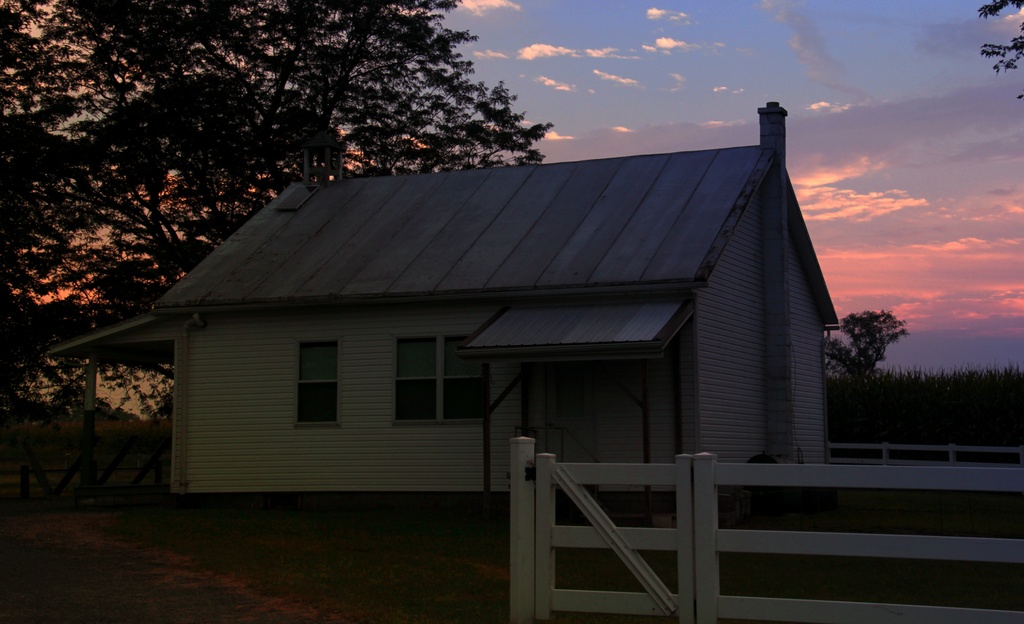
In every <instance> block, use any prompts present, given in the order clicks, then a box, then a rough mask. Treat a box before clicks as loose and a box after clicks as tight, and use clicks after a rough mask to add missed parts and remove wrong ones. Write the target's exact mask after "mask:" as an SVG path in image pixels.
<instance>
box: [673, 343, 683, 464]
mask: <svg viewBox="0 0 1024 624" xmlns="http://www.w3.org/2000/svg"><path fill="white" fill-rule="evenodd" d="M682 342H683V339H682V338H680V337H679V336H678V335H677V336H676V337H675V339H673V340H672V347H671V353H672V415H673V417H674V418H673V419H672V420H673V421H674V431H673V433H674V434H675V452H676V455H681V454H682V452H683V377H682V375H683V371H682V363H681V362H680V359H681V358H682V357H683V353H682V352H683V349H682Z"/></svg>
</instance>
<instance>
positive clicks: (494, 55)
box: [473, 50, 508, 59]
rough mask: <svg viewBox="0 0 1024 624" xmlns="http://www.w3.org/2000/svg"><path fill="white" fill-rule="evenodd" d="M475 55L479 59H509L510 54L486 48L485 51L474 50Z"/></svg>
mask: <svg viewBox="0 0 1024 624" xmlns="http://www.w3.org/2000/svg"><path fill="white" fill-rule="evenodd" d="M473 56H475V57H476V58H478V59H507V58H508V54H505V53H504V52H495V51H494V50H484V51H483V52H474V53H473Z"/></svg>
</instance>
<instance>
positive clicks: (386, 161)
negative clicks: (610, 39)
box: [0, 0, 550, 408]
mask: <svg viewBox="0 0 1024 624" xmlns="http://www.w3.org/2000/svg"><path fill="white" fill-rule="evenodd" d="M456 4H457V3H456V1H455V0H392V1H382V0H350V1H346V2H337V1H336V0H301V1H300V0H144V1H137V0H0V37H2V41H0V43H2V44H3V47H2V48H0V70H2V71H0V103H2V105H3V112H2V114H3V117H2V118H0V132H3V133H4V134H3V135H2V136H0V158H2V159H3V160H2V163H3V164H4V166H7V165H8V164H10V163H15V164H16V166H15V167H14V168H9V169H5V170H4V171H3V172H0V176H3V180H2V181H3V185H4V186H3V188H4V190H5V193H3V194H0V195H3V196H4V197H3V198H2V199H0V201H3V202H4V206H3V210H2V213H3V214H2V217H0V218H3V219H5V221H4V222H3V227H4V231H3V233H4V234H5V239H6V238H7V236H6V235H7V234H8V233H12V234H14V235H16V236H15V237H13V238H14V239H15V240H16V241H17V242H15V243H8V242H7V241H6V240H5V241H4V244H5V245H7V247H5V248H4V249H3V261H4V262H5V265H4V270H5V273H6V274H7V275H17V277H18V279H19V280H22V281H24V284H11V285H9V286H8V292H5V293H4V296H5V297H7V298H9V299H12V298H13V299H15V300H16V303H17V305H16V306H15V308H16V311H17V313H16V314H13V315H12V316H11V317H9V318H5V320H4V323H5V325H4V328H3V331H4V337H5V338H6V337H7V336H15V337H17V338H23V339H24V341H25V344H24V345H21V346H19V347H18V348H17V349H14V348H10V349H8V348H7V345H9V344H14V343H13V342H11V343H7V342H5V349H4V352H5V355H3V356H0V358H3V362H0V363H2V364H3V366H4V370H5V371H6V370H8V369H7V366H8V363H9V362H11V361H12V359H15V358H16V359H18V361H19V362H23V363H25V365H24V366H22V365H21V364H19V365H18V366H19V368H17V372H16V373H15V374H13V375H12V376H11V378H10V379H8V378H7V377H6V376H5V377H4V378H2V379H0V384H5V388H4V389H2V390H0V394H3V395H5V396H6V395H9V396H26V394H25V393H26V392H28V391H29V390H30V385H31V384H29V381H30V380H31V379H32V378H33V375H34V373H33V371H38V368H39V366H40V357H41V354H42V353H44V352H45V348H46V346H48V345H49V344H52V343H53V342H54V341H55V340H57V339H60V338H68V337H71V336H73V335H75V334H78V333H81V332H82V331H84V330H86V329H88V328H89V327H95V326H99V325H105V324H109V323H111V322H114V321H117V320H120V319H124V318H127V317H130V316H132V315H134V314H137V313H139V312H142V311H145V310H147V309H149V308H150V307H151V306H152V304H153V302H154V301H155V300H156V299H157V298H158V297H159V296H160V295H161V294H162V293H163V292H165V291H166V290H167V288H168V287H170V286H171V285H172V284H173V283H174V282H176V281H177V280H178V279H180V278H181V276H183V275H184V274H185V273H186V272H187V271H189V270H190V269H192V267H194V266H195V265H196V264H197V263H198V262H199V261H200V260H202V259H203V258H204V257H205V256H206V255H207V254H209V252H210V251H211V250H212V249H213V248H214V247H216V246H217V245H218V244H219V243H220V242H221V241H223V240H224V239H225V238H226V237H227V236H229V235H230V234H231V233H232V232H234V231H235V230H236V229H237V228H238V227H239V226H240V225H241V224H242V223H244V222H245V220H246V219H248V218H249V217H250V216H251V215H252V214H254V213H255V212H256V211H257V210H259V209H260V208H261V207H262V206H264V205H265V204H266V202H267V201H268V200H269V199H270V198H272V197H273V196H274V194H275V193H276V192H277V191H279V190H281V189H283V188H284V187H286V186H287V184H288V183H290V182H291V181H294V180H295V179H296V178H297V177H298V175H299V168H298V164H299V151H300V146H301V144H302V142H303V141H304V140H305V139H307V138H309V137H311V136H313V135H314V134H316V133H317V132H319V131H322V130H331V131H333V132H334V133H335V135H336V136H338V137H339V139H341V140H342V141H343V142H344V144H345V146H346V150H347V162H346V174H347V175H394V174H405V173H419V172H430V171H440V170H453V169H468V168H475V167H484V166H500V165H509V164H527V163H536V162H540V161H541V159H542V156H541V154H540V153H539V151H537V149H535V148H534V144H535V143H536V142H537V141H538V140H540V139H541V138H543V136H544V134H545V132H546V131H547V130H548V129H549V128H550V124H527V123H525V116H524V114H522V113H519V112H516V111H514V110H513V108H512V107H513V104H514V102H515V96H514V95H512V94H511V93H509V91H508V90H507V89H506V88H505V86H504V85H502V84H498V85H497V86H493V87H488V86H486V85H484V84H483V83H480V82H475V81H473V80H472V79H471V75H472V71H473V68H472V64H471V63H470V62H469V61H467V60H465V59H463V58H462V57H461V55H460V54H459V53H458V51H457V48H458V46H460V45H462V44H464V43H467V42H470V41H472V40H473V39H474V38H473V36H472V35H470V34H469V33H468V32H465V31H453V30H450V29H448V28H445V27H444V14H445V13H446V12H448V11H451V10H452V9H454V8H455V6H456ZM30 265H31V266H30ZM40 306H42V307H40ZM43 308H46V309H47V310H50V311H52V312H53V318H50V317H47V316H45V315H42V314H41V313H40V310H42V309H43ZM66 319H76V320H75V321H74V322H65V320H66ZM33 324H35V325H38V326H40V328H41V327H42V326H45V327H46V328H47V331H46V332H42V331H40V332H35V331H32V332H29V331H28V328H29V327H30V326H32V325H33ZM15 354H16V355H15ZM0 408H2V407H0Z"/></svg>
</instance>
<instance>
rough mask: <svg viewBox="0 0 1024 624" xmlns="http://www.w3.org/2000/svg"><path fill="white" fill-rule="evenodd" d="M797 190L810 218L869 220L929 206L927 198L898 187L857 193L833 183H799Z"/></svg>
mask: <svg viewBox="0 0 1024 624" xmlns="http://www.w3.org/2000/svg"><path fill="white" fill-rule="evenodd" d="M796 192H797V196H798V197H799V200H800V208H801V210H802V211H803V213H804V217H805V218H806V219H807V220H808V221H822V220H833V219H845V220H850V221H867V220H870V219H874V218H876V217H880V216H882V215H885V214H889V213H892V212H896V211H898V210H903V209H904V208H911V207H919V206H927V205H928V201H927V200H925V199H921V198H915V197H910V195H909V194H908V193H906V192H905V191H901V190H899V189H891V190H888V191H876V192H871V193H857V192H856V191H852V190H850V189H840V188H836V187H832V186H809V187H808V186H798V187H797V190H796Z"/></svg>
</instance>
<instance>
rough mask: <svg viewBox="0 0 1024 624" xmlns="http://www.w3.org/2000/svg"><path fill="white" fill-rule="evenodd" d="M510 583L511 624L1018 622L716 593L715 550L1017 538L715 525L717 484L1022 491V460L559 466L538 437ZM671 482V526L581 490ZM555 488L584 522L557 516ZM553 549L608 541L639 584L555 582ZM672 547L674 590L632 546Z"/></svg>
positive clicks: (1010, 545)
mask: <svg viewBox="0 0 1024 624" xmlns="http://www.w3.org/2000/svg"><path fill="white" fill-rule="evenodd" d="M511 444H512V449H511V451H512V452H511V464H512V473H511V474H512V480H511V505H512V507H511V525H510V530H511V535H510V537H511V552H510V555H511V559H510V561H511V565H510V573H511V582H510V611H509V614H510V621H511V622H512V623H513V624H522V623H526V622H534V621H535V620H548V619H551V614H552V611H576V612H586V613H613V614H624V615H661V616H666V617H672V618H673V619H676V620H677V621H679V622H681V623H697V624H714V623H716V622H717V621H718V619H719V618H730V619H747V620H759V621H774V622H809V623H810V622H819V623H821V624H854V623H858V624H859V623H860V622H872V623H878V624H897V623H899V624H925V623H928V624H932V623H938V624H954V623H956V624H959V623H962V622H972V623H977V624H1020V623H1021V622H1024V612H1019V611H1012V612H1011V611H994V610H983V609H959V608H947V607H926V606H917V605H892V604H875V603H854V602H833V601H814V600H797V599H773V598H760V597H746V596H722V595H721V594H720V591H719V573H720V571H719V566H718V555H719V553H721V552H754V553H771V554H800V555H837V556H857V557H893V558H906V559H937V560H953V561H982V562H1001V563H1019V564H1024V539H995V538H966V537H939V536H921V535H876V534H844V533H815V532H800V533H792V532H786V531H753V530H739V529H719V528H718V487H719V486H733V487H735V486H770V487H816V488H844V487H845V488H874V489H890V490H891V489H913V490H955V491H989V492H1024V470H1020V469H1019V468H923V467H882V466H831V465H783V464H777V465H773V464H718V463H717V462H716V460H715V456H714V455H710V454H706V453H702V454H699V455H692V456H691V455H679V456H677V457H676V462H675V464H559V463H557V462H556V461H555V456H554V455H550V454H540V455H535V454H534V440H532V439H530V438H514V439H512V441H511ZM587 485H620V486H622V485H629V486H655V487H657V486H661V487H663V488H666V487H667V488H673V489H674V490H675V499H676V522H675V525H676V526H675V527H674V528H627V527H618V526H616V525H615V523H614V522H612V520H611V519H610V518H609V517H608V516H607V515H606V514H605V513H604V510H603V509H602V508H601V507H600V506H599V505H598V503H597V501H595V500H594V499H593V497H592V496H591V495H590V493H589V492H588V491H587V489H586V488H585V487H584V486H587ZM556 489H561V490H562V491H563V492H564V493H565V494H566V495H567V496H568V498H569V499H571V500H572V501H573V503H574V504H575V505H576V506H577V507H578V508H579V509H580V511H581V512H582V513H583V515H584V516H585V517H586V518H587V520H588V521H589V522H590V526H561V525H558V524H557V523H556V522H555V492H556ZM556 548H609V549H611V550H612V551H613V552H614V553H615V554H616V555H617V556H618V558H619V559H620V560H621V561H622V563H623V565H625V566H626V568H627V569H628V570H629V571H630V572H631V573H632V574H633V576H634V577H636V579H637V580H638V581H639V582H640V585H641V586H642V587H643V589H644V590H645V591H644V592H611V591H584V590H572V589H564V588H558V587H555V561H556V559H555V549H556ZM638 550H645V551H652V550H653V551H657V550H663V551H675V552H676V566H677V568H678V569H677V572H678V591H677V592H676V593H673V592H672V591H671V590H670V589H669V588H668V587H666V585H665V583H664V582H663V581H662V580H661V579H660V578H659V577H658V576H657V574H655V572H654V571H653V570H652V569H651V567H650V566H649V565H648V564H647V562H646V561H645V560H644V559H643V557H642V556H641V555H640V554H639V553H638V552H637V551H638Z"/></svg>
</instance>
